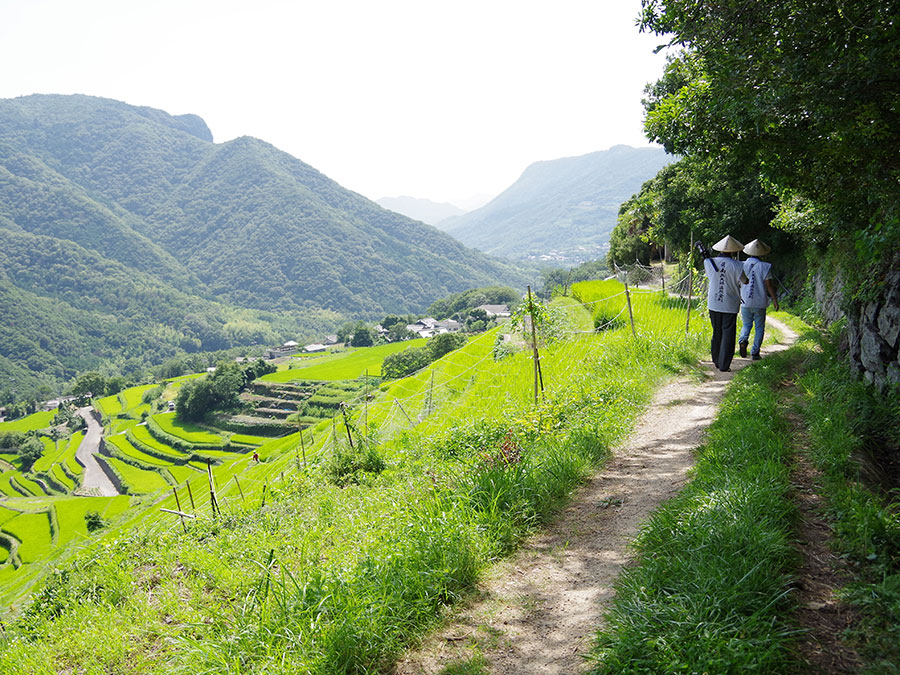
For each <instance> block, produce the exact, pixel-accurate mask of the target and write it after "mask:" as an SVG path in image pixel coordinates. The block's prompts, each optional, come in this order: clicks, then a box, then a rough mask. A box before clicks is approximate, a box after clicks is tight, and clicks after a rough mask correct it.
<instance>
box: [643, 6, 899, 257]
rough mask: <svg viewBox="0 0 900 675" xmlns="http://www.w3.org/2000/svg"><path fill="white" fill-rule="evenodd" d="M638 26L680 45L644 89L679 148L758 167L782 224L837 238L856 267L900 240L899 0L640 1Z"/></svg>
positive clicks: (650, 112)
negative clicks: (775, 200) (656, 78)
mask: <svg viewBox="0 0 900 675" xmlns="http://www.w3.org/2000/svg"><path fill="white" fill-rule="evenodd" d="M642 4H643V12H642V18H641V28H642V30H646V31H652V32H655V33H657V34H660V35H667V36H670V40H669V44H670V45H672V46H677V47H682V48H683V49H684V51H682V52H681V53H680V54H678V55H677V56H676V57H674V58H673V59H672V60H671V61H670V63H669V65H668V67H667V68H666V71H665V74H664V75H663V77H662V78H661V79H660V80H659V81H658V82H656V83H655V84H653V85H651V86H649V87H648V88H647V91H646V93H647V96H646V99H645V101H644V106H645V109H646V119H645V128H646V131H647V135H648V137H649V138H651V140H655V141H658V142H660V143H662V144H663V145H664V147H665V148H666V150H668V151H669V152H672V153H678V154H683V155H691V156H692V157H694V158H698V159H701V160H710V161H717V160H720V159H723V158H724V159H726V160H727V161H728V162H730V163H737V164H743V165H745V166H748V167H754V168H755V170H757V171H758V172H759V175H760V181H761V182H762V183H763V184H764V185H766V186H767V188H768V191H769V192H771V193H773V194H776V195H777V196H778V197H779V198H780V199H781V203H782V206H781V213H780V214H779V217H778V220H777V222H778V223H779V224H780V225H782V226H784V227H791V228H792V229H793V230H795V231H799V232H801V233H802V234H803V235H804V236H805V237H806V238H807V239H808V240H809V241H811V242H816V243H831V244H837V245H839V246H840V247H841V248H843V249H844V250H846V251H848V253H850V254H851V255H852V256H854V260H855V262H854V260H849V261H846V262H845V263H844V267H845V269H848V270H851V271H852V270H853V269H854V268H855V267H856V268H858V267H859V266H860V265H861V266H862V267H863V268H864V269H866V270H869V269H871V268H872V267H873V266H877V265H878V264H879V262H887V260H888V259H887V258H883V257H882V254H883V253H884V252H886V251H887V252H889V253H892V251H893V250H894V249H895V248H896V244H897V242H898V240H900V225H898V222H900V211H898V209H900V153H898V152H897V148H898V147H900V106H898V101H900V78H898V77H897V71H896V64H897V62H898V59H900V34H898V30H900V29H898V23H897V16H898V9H900V8H898V6H897V4H896V2H875V3H872V2H868V1H867V0H825V1H824V2H819V3H809V2H806V1H805V0H758V1H754V2H748V1H746V0H729V1H726V2H715V3H713V2H706V1H697V0H643V3H642Z"/></svg>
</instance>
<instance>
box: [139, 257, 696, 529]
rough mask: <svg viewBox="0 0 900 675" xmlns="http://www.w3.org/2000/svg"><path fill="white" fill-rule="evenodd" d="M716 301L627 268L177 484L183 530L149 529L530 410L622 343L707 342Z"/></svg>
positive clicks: (650, 271) (651, 269)
mask: <svg viewBox="0 0 900 675" xmlns="http://www.w3.org/2000/svg"><path fill="white" fill-rule="evenodd" d="M705 294H706V279H705V278H704V277H702V276H700V275H696V274H689V275H686V276H684V277H681V278H677V279H670V278H666V276H665V274H664V272H663V270H662V268H661V267H658V266H645V265H640V264H635V265H632V266H628V267H620V268H617V269H616V270H615V275H614V276H613V277H610V278H608V279H605V280H598V281H593V282H579V283H576V284H573V285H572V287H571V292H570V297H568V298H561V299H559V300H557V301H555V302H553V303H551V304H550V307H549V311H548V317H547V318H546V320H545V321H544V322H543V323H542V324H541V325H539V326H535V330H534V331H533V332H532V331H531V330H530V322H529V321H528V319H527V318H526V321H525V322H524V323H523V325H522V326H521V328H519V329H518V330H516V331H513V330H512V328H511V325H510V324H509V323H507V324H504V325H501V326H499V327H497V328H494V329H492V330H490V331H487V332H485V333H482V334H480V335H477V336H475V337H473V338H471V339H470V340H469V342H468V343H467V344H466V345H465V346H464V347H463V348H461V349H458V350H456V351H454V352H451V353H449V354H447V355H445V356H444V357H442V358H441V359H439V360H438V361H436V362H434V363H432V364H430V365H428V366H426V367H425V368H423V369H421V370H420V371H418V372H416V373H414V374H412V375H410V376H408V377H406V378H403V379H402V380H397V381H392V382H383V383H381V384H380V386H377V387H374V386H373V387H372V388H370V389H368V388H367V390H366V391H364V392H360V393H358V394H356V395H354V396H352V397H349V398H348V399H347V400H346V401H344V402H342V404H341V406H340V408H339V409H338V410H337V411H336V412H335V415H334V417H333V418H332V419H331V420H326V421H324V422H322V423H319V424H318V425H316V426H315V427H312V428H307V429H304V430H303V432H302V436H301V433H299V432H297V433H294V434H291V435H288V436H285V437H283V438H280V439H276V440H273V441H271V442H269V443H267V444H265V445H264V446H262V447H260V448H259V450H258V453H259V458H260V460H261V461H257V460H255V459H254V458H253V456H246V457H244V458H241V459H237V460H235V461H234V462H232V463H231V464H230V465H229V466H228V467H227V468H225V467H219V468H218V469H217V470H216V471H213V470H212V468H211V467H210V469H209V470H208V471H207V472H206V473H207V475H206V476H203V475H202V474H200V473H198V475H197V477H196V478H193V479H191V481H190V487H188V486H186V485H179V486H178V487H177V488H174V494H173V495H171V496H169V497H168V499H166V500H163V502H162V503H161V504H160V505H159V506H160V508H162V509H167V510H168V511H169V512H173V513H174V515H175V520H174V523H173V521H172V520H169V519H155V520H154V522H152V523H150V522H148V523H147V526H148V527H150V528H152V529H156V528H159V527H161V528H163V529H170V528H172V527H177V528H179V529H181V528H182V527H186V523H185V521H186V520H192V519H193V517H194V516H200V517H222V516H227V515H228V514H235V513H238V512H240V511H242V510H244V509H247V508H253V509H256V508H259V507H261V506H263V505H264V504H265V502H266V498H267V493H268V494H271V491H272V490H273V489H281V487H282V486H290V485H291V484H292V482H293V481H294V480H295V477H296V476H297V475H298V474H308V473H309V472H310V471H313V472H316V471H321V470H322V465H323V463H324V462H325V461H326V460H327V459H328V458H329V457H331V456H333V455H334V454H335V453H338V452H343V451H345V450H346V449H348V448H349V446H351V445H354V446H357V447H363V446H365V447H370V446H373V447H376V448H377V447H379V446H381V445H383V444H387V443H392V442H395V441H396V440H397V439H399V438H401V437H402V435H403V434H405V433H417V434H419V433H420V434H424V435H425V436H428V434H429V433H432V432H433V433H437V432H438V430H439V429H442V428H446V426H447V423H448V420H455V423H457V424H461V423H465V422H466V421H471V420H474V419H480V418H481V417H482V416H485V415H487V414H488V412H487V411H488V408H490V410H491V413H490V414H492V415H495V416H496V415H500V416H504V415H505V416H507V417H511V416H515V415H521V414H526V413H527V412H528V411H529V410H532V409H534V408H535V405H536V403H538V402H543V401H545V400H547V399H548V398H553V397H554V396H556V395H558V394H560V393H561V392H563V391H564V390H565V389H566V388H567V387H569V386H571V384H572V382H574V381H576V380H578V379H579V378H580V377H582V375H583V373H584V371H585V368H586V367H590V366H591V365H592V364H596V363H599V362H600V361H601V360H603V359H604V358H607V357H608V356H609V351H608V350H610V349H611V348H612V346H611V344H612V343H611V342H610V339H611V337H612V336H615V335H619V336H621V335H622V334H623V333H624V334H625V335H628V336H630V337H629V339H630V340H631V341H633V342H634V343H635V344H641V343H648V342H654V341H655V342H673V343H674V342H677V341H679V340H687V341H698V340H702V339H703V338H704V337H705V336H706V335H707V333H706V331H707V330H708V321H707V320H705V319H706V317H707V311H706V302H705V297H706V295H705ZM532 334H533V335H534V337H535V338H536V339H535V340H534V342H533V341H532ZM498 411H499V412H498ZM189 493H190V494H189ZM188 504H190V507H191V508H190V511H188V510H187V508H188ZM179 519H180V520H181V522H180V523H179Z"/></svg>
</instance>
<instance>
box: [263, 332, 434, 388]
mask: <svg viewBox="0 0 900 675" xmlns="http://www.w3.org/2000/svg"><path fill="white" fill-rule="evenodd" d="M426 342H427V340H425V339H424V338H418V339H415V340H407V341H405V342H391V343H389V344H386V345H378V346H377V347H365V348H361V349H353V350H350V351H346V352H337V353H334V354H328V355H325V356H321V357H314V358H310V359H309V361H308V362H307V361H306V360H304V362H303V365H302V366H301V367H299V368H293V369H291V370H279V371H278V372H276V373H270V374H268V375H263V376H262V377H261V378H260V379H261V380H264V381H266V382H293V381H294V380H355V379H356V378H358V377H360V376H362V375H364V374H365V373H366V372H368V373H369V375H372V376H379V375H381V363H382V362H383V361H384V358H385V357H386V356H388V355H390V354H396V353H397V352H402V351H403V350H404V349H408V348H409V347H422V346H423V345H424V344H425V343H426Z"/></svg>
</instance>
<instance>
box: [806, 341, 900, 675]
mask: <svg viewBox="0 0 900 675" xmlns="http://www.w3.org/2000/svg"><path fill="white" fill-rule="evenodd" d="M815 338H816V339H815V343H814V344H813V345H811V347H810V348H809V350H808V353H807V363H806V364H805V367H804V373H803V376H802V377H801V378H800V379H799V381H798V384H799V389H800V396H799V399H800V402H801V407H802V410H803V414H804V418H805V421H806V426H807V433H808V438H809V441H810V442H809V450H808V453H809V456H810V458H811V459H812V461H813V463H814V464H815V466H816V467H817V468H818V469H819V470H820V471H821V472H822V475H823V479H822V484H823V493H824V497H825V500H826V503H827V510H828V515H829V518H830V520H831V523H832V527H833V531H834V534H835V544H834V545H835V548H836V549H837V550H838V551H839V552H840V555H841V556H842V557H843V558H845V559H847V560H849V561H850V563H851V564H850V569H851V570H852V572H853V577H854V578H853V580H852V583H850V584H849V586H848V587H847V588H846V589H845V590H844V592H843V596H844V597H845V599H847V600H849V601H850V602H851V603H852V604H853V605H855V607H856V610H857V611H858V612H859V615H860V620H859V621H858V623H857V625H856V626H855V627H854V629H853V631H852V632H851V635H850V636H849V637H850V640H851V642H852V644H853V645H854V646H855V647H856V648H857V650H858V651H859V652H860V653H861V654H862V655H863V657H864V658H865V659H866V660H867V661H868V663H869V664H870V666H871V671H872V672H886V673H887V672H891V670H892V669H895V668H896V664H898V663H900V503H898V502H900V499H898V496H900V495H898V493H897V487H898V476H897V473H896V470H895V468H896V466H897V464H896V462H897V458H898V453H900V391H897V389H896V388H895V389H894V390H892V391H891V390H888V391H886V392H884V393H882V394H879V393H878V392H875V391H874V390H873V389H872V388H871V387H868V386H866V385H865V384H863V383H861V382H859V381H858V380H856V378H854V377H853V374H852V372H851V369H850V367H849V366H848V364H847V363H846V362H845V361H844V359H843V358H842V355H841V354H840V350H839V348H838V340H837V339H836V335H830V336H826V337H824V338H823V337H822V336H818V335H816V336H815Z"/></svg>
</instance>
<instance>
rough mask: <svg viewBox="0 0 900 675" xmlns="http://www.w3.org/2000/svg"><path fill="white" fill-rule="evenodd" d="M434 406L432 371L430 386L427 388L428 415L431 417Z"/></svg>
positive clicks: (432, 372)
mask: <svg viewBox="0 0 900 675" xmlns="http://www.w3.org/2000/svg"><path fill="white" fill-rule="evenodd" d="M433 405H434V370H433V369H432V371H431V385H430V386H429V387H428V414H429V415H431V412H432V410H433Z"/></svg>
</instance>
